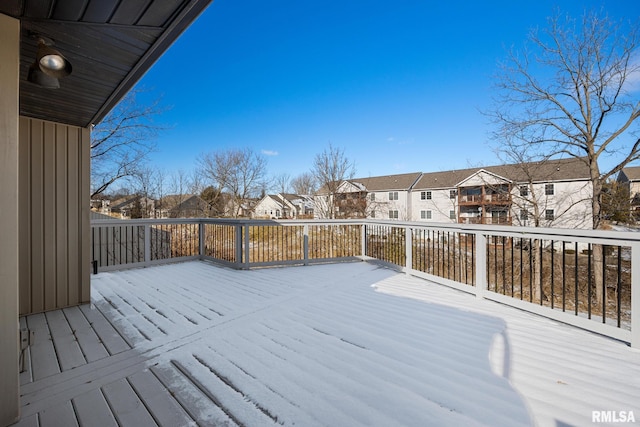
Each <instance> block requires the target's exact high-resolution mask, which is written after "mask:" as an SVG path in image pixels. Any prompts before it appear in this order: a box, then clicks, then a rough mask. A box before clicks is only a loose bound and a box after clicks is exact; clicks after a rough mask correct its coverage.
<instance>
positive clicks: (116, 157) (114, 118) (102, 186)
mask: <svg viewBox="0 0 640 427" xmlns="http://www.w3.org/2000/svg"><path fill="white" fill-rule="evenodd" d="M139 93H140V91H138V90H132V91H130V92H129V93H128V94H127V95H126V96H125V97H124V98H123V99H122V101H120V103H119V104H118V105H117V106H116V108H114V109H113V110H112V111H111V112H110V113H109V114H108V115H107V116H106V117H105V118H104V119H103V120H102V122H100V123H98V124H97V125H96V126H95V127H94V128H93V130H92V132H91V197H94V196H95V195H97V194H100V193H102V192H104V191H105V190H106V189H107V188H109V186H111V185H112V184H113V183H114V182H117V181H118V180H120V179H122V178H126V177H133V176H135V175H136V174H137V173H139V172H140V169H141V168H142V167H143V165H144V163H145V161H146V160H147V159H148V156H149V154H150V153H152V152H153V151H154V150H155V148H156V146H155V142H154V141H153V139H154V138H155V137H156V136H157V135H158V133H159V131H160V130H162V126H160V125H158V124H157V123H154V122H153V119H154V118H155V117H156V116H157V115H159V114H160V113H162V111H163V110H162V109H161V108H160V107H159V100H156V101H154V102H152V103H151V104H149V105H145V104H141V103H139V102H138V101H137V96H138V95H139Z"/></svg>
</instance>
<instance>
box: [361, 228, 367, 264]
mask: <svg viewBox="0 0 640 427" xmlns="http://www.w3.org/2000/svg"><path fill="white" fill-rule="evenodd" d="M360 234H361V235H360V246H361V248H360V253H361V254H362V256H363V257H364V256H366V255H367V224H365V223H364V222H363V223H362V227H361V228H360Z"/></svg>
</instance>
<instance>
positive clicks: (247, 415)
mask: <svg viewBox="0 0 640 427" xmlns="http://www.w3.org/2000/svg"><path fill="white" fill-rule="evenodd" d="M65 319H66V321H65ZM22 323H23V324H25V323H26V324H28V326H29V327H30V328H32V329H37V330H38V331H40V332H39V334H40V337H44V338H41V339H39V338H38V337H36V343H35V345H34V346H32V347H31V349H30V350H29V352H28V354H27V356H28V357H27V358H26V360H27V362H30V363H28V365H29V368H30V369H29V370H28V372H27V374H25V375H23V377H24V378H25V379H24V380H23V381H25V382H26V384H24V386H23V387H22V394H23V397H22V401H23V405H24V406H23V408H22V414H23V420H22V421H21V423H18V425H73V424H74V423H75V422H77V423H78V424H79V425H134V426H136V427H139V426H146V425H166V426H176V425H203V426H209V425H241V426H263V425H294V424H295V425H302V426H313V425H331V426H354V425H363V426H364V425H367V426H372V425H374V426H375V425H379V426H390V425H417V426H422V425H451V426H458V425H465V426H467V425H468V426H474V425H485V426H495V425H502V426H517V425H534V424H535V425H539V426H546V425H549V426H556V425H585V424H590V423H591V415H592V411H600V410H605V411H606V410H609V411H634V414H635V416H636V417H637V418H638V419H639V420H640V403H639V402H640V352H638V351H637V350H634V349H630V348H629V347H628V346H626V345H625V344H623V343H620V342H616V341H613V340H609V339H607V338H604V337H601V336H598V335H595V334H591V333H588V332H585V331H582V330H579V329H576V328H573V327H569V326H566V325H562V324H559V323H557V322H554V321H551V320H548V319H544V318H541V317H538V316H535V315H531V314H527V313H524V312H521V311H519V310H516V309H513V308H509V307H506V306H503V305H500V304H497V303H493V302H490V301H484V300H480V299H476V298H475V297H472V296H470V295H466V294H463V293H461V292H458V291H454V290H451V289H448V288H445V287H442V286H438V285H434V284H432V283H430V282H427V281H424V280H422V279H418V278H415V277H411V276H407V275H404V274H399V273H396V272H393V271H391V270H387V269H383V268H380V267H378V266H376V265H373V264H368V263H349V264H333V265H315V266H307V267H289V268H271V269H260V270H251V271H235V270H230V269H225V268H219V267H215V266H212V265H210V264H207V263H203V262H189V263H183V264H174V265H166V266H160V267H153V268H147V269H138V270H129V271H122V272H115V273H101V274H99V275H97V276H93V278H92V305H90V306H89V305H85V306H82V307H80V308H79V309H77V308H76V309H65V310H63V311H60V312H58V313H56V314H54V313H53V312H52V313H46V314H40V315H34V316H28V317H27V318H26V320H25V319H22ZM89 324H90V325H91V329H88V328H87V326H88V325H89ZM37 334H38V332H37ZM49 337H51V339H48V338H49ZM74 337H75V338H76V340H77V341H74V339H73V338H74ZM56 341H57V342H56ZM63 344H64V346H65V348H64V349H63V348H62V346H63ZM130 346H131V347H132V348H130ZM58 347H61V348H60V349H59V348H58ZM29 381H31V382H29ZM56 420H59V421H57V422H56Z"/></svg>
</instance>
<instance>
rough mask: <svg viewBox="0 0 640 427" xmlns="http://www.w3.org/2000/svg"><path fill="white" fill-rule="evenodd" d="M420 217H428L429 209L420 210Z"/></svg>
mask: <svg viewBox="0 0 640 427" xmlns="http://www.w3.org/2000/svg"><path fill="white" fill-rule="evenodd" d="M420 219H427V211H420Z"/></svg>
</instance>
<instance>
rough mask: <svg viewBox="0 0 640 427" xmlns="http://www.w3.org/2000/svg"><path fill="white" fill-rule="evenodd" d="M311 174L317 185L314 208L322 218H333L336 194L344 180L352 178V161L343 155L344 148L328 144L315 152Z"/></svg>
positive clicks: (353, 170) (353, 171) (353, 172)
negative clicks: (320, 150)
mask: <svg viewBox="0 0 640 427" xmlns="http://www.w3.org/2000/svg"><path fill="white" fill-rule="evenodd" d="M311 174H312V175H313V177H314V178H315V182H316V184H317V185H318V187H319V189H318V191H317V192H316V197H314V204H315V206H314V209H315V210H316V213H317V215H318V216H320V217H323V218H330V219H333V218H335V217H336V201H337V200H336V194H337V193H338V189H339V187H340V185H341V184H342V183H343V181H344V180H346V179H350V178H353V175H354V174H355V165H354V163H353V162H352V161H351V160H349V159H348V158H347V157H346V156H345V154H344V149H341V148H336V147H334V146H333V145H331V144H329V147H328V148H326V149H325V150H324V151H322V153H319V154H316V156H315V158H314V159H313V168H312V170H311Z"/></svg>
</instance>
